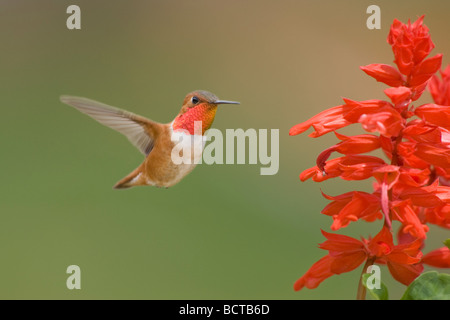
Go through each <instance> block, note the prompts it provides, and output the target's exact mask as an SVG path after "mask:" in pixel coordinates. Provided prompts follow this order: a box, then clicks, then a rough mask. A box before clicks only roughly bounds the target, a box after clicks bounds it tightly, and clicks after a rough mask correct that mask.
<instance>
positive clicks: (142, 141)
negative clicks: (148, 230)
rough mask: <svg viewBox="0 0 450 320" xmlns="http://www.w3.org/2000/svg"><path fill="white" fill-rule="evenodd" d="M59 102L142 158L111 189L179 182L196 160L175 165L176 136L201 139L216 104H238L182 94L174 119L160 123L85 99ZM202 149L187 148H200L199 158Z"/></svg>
mask: <svg viewBox="0 0 450 320" xmlns="http://www.w3.org/2000/svg"><path fill="white" fill-rule="evenodd" d="M61 101H62V102H63V103H66V104H68V105H69V106H72V107H74V108H75V109H77V110H78V111H80V112H82V113H84V114H87V115H88V116H90V117H92V118H93V119H95V120H97V121H98V122H100V123H101V124H103V125H105V126H107V127H110V128H112V129H114V130H116V131H118V132H120V133H122V134H123V135H125V136H126V137H127V138H128V140H129V141H130V142H131V143H132V144H133V145H134V146H135V147H136V148H137V149H138V150H139V151H140V152H142V153H143V154H144V155H145V160H144V162H142V164H141V165H139V166H138V167H137V168H136V169H135V170H133V171H132V172H131V173H130V174H129V175H127V176H126V177H125V178H123V179H122V180H120V181H119V182H117V183H116V185H115V186H114V188H115V189H124V188H130V187H134V186H147V185H149V186H156V187H165V188H169V187H171V186H173V185H175V184H177V183H178V182H180V181H181V179H183V178H184V177H185V176H186V175H187V174H188V173H190V172H191V171H192V170H193V169H194V168H195V166H196V164H197V161H192V162H190V163H181V164H175V163H174V162H173V160H172V156H171V154H172V150H173V148H174V146H175V144H176V143H175V142H176V141H177V140H178V139H179V137H180V136H189V137H190V138H194V137H197V136H199V137H200V138H203V137H204V134H205V131H206V130H208V129H209V128H210V127H211V125H212V123H213V121H214V118H215V116H216V112H217V107H218V106H219V105H220V104H240V103H239V102H236V101H228V100H220V99H219V98H217V96H215V95H214V94H212V93H211V92H208V91H204V90H196V91H193V92H191V93H188V94H187V95H186V97H185V98H184V100H183V104H182V107H181V110H180V112H179V113H178V115H177V116H176V117H175V119H174V120H173V121H171V122H170V123H165V124H163V123H158V122H155V121H153V120H150V119H147V118H145V117H142V116H139V115H137V114H134V113H131V112H128V111H125V110H122V109H119V108H116V107H112V106H109V105H106V104H104V103H101V102H97V101H94V100H90V99H87V98H81V97H74V96H61ZM198 121H201V127H200V128H198V127H195V123H198ZM194 127H195V128H194ZM194 129H196V130H194ZM198 129H200V130H198ZM198 131H201V132H198ZM203 146H204V145H203V143H201V144H192V147H191V148H197V149H198V148H200V149H201V150H193V151H194V154H197V155H198V154H200V155H201V154H202V151H203Z"/></svg>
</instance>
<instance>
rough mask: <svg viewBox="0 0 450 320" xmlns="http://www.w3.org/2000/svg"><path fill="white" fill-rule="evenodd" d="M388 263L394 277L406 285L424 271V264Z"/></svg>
mask: <svg viewBox="0 0 450 320" xmlns="http://www.w3.org/2000/svg"><path fill="white" fill-rule="evenodd" d="M387 265H388V268H389V271H390V272H391V274H392V276H393V277H394V279H395V280H397V281H398V282H400V283H403V284H404V285H405V286H407V285H409V284H410V283H411V282H413V281H414V279H415V278H417V277H418V276H419V275H420V274H421V273H422V271H423V265H422V264H413V265H403V264H398V263H391V262H388V263H387Z"/></svg>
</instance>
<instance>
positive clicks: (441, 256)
mask: <svg viewBox="0 0 450 320" xmlns="http://www.w3.org/2000/svg"><path fill="white" fill-rule="evenodd" d="M422 262H423V263H426V264H428V265H430V266H433V267H437V268H450V249H449V248H447V247H443V248H439V249H436V250H433V251H431V252H429V253H427V254H426V255H425V256H424V257H423V259H422Z"/></svg>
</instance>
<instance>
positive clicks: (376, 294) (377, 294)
mask: <svg viewBox="0 0 450 320" xmlns="http://www.w3.org/2000/svg"><path fill="white" fill-rule="evenodd" d="M371 276H372V274H371V273H365V274H363V276H362V283H363V285H364V287H366V288H367V291H369V293H370V295H371V296H372V297H373V298H374V299H375V300H388V299H389V294H388V289H387V287H386V285H385V284H384V283H383V282H381V281H380V286H379V289H377V288H375V287H374V285H373V283H371V284H369V285H368V283H367V281H372V279H369V278H370V277H371Z"/></svg>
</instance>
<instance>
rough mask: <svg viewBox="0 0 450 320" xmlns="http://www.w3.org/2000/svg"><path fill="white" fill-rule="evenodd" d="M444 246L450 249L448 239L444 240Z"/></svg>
mask: <svg viewBox="0 0 450 320" xmlns="http://www.w3.org/2000/svg"><path fill="white" fill-rule="evenodd" d="M444 244H445V245H446V246H447V248H449V249H450V239H447V240H445V241H444Z"/></svg>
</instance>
